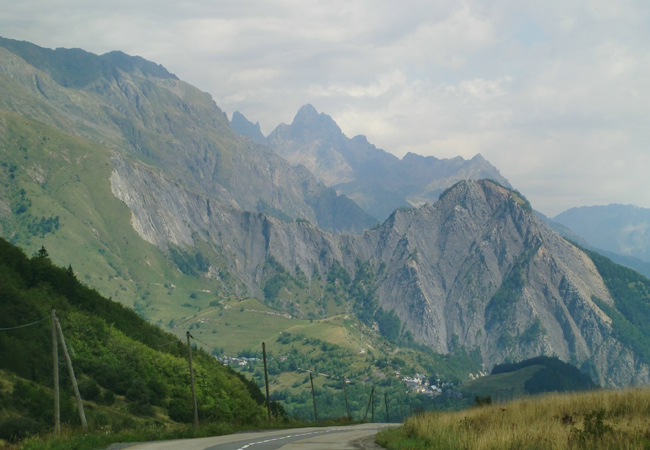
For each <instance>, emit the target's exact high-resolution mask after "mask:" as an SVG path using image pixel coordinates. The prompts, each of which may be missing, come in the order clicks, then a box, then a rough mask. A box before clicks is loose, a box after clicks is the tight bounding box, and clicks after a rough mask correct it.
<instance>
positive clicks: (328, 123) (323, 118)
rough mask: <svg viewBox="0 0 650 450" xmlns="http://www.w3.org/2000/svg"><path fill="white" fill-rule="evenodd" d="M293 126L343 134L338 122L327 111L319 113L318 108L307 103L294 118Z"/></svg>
mask: <svg viewBox="0 0 650 450" xmlns="http://www.w3.org/2000/svg"><path fill="white" fill-rule="evenodd" d="M291 127H292V128H294V129H296V128H298V129H302V128H304V129H308V130H324V131H326V132H327V133H338V134H343V132H342V131H341V128H340V127H339V126H338V125H337V123H336V122H335V121H334V119H332V117H330V116H328V115H327V114H325V113H319V112H318V111H317V110H316V108H314V107H313V106H312V105H311V104H309V103H307V104H306V105H303V106H301V107H300V109H299V110H298V112H297V113H296V116H295V117H294V118H293V122H292V123H291Z"/></svg>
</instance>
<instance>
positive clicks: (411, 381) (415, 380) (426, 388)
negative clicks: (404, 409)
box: [395, 371, 462, 398]
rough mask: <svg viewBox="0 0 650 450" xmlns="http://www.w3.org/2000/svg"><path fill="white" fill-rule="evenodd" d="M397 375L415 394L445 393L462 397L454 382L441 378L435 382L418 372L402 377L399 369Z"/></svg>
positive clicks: (432, 395)
mask: <svg viewBox="0 0 650 450" xmlns="http://www.w3.org/2000/svg"><path fill="white" fill-rule="evenodd" d="M395 377H397V378H400V377H401V380H402V382H403V383H404V384H406V387H407V388H408V390H409V391H410V392H411V393H413V394H422V395H427V396H429V397H431V398H433V397H437V396H438V395H443V394H444V395H445V396H447V397H454V398H461V397H462V394H461V393H460V392H459V391H457V390H455V389H454V384H453V383H450V382H446V381H445V382H443V381H442V380H440V378H436V380H435V383H431V382H430V381H429V378H428V377H427V376H426V375H423V374H421V373H416V374H415V375H414V376H412V377H407V376H405V377H402V376H401V374H400V372H399V371H396V372H395Z"/></svg>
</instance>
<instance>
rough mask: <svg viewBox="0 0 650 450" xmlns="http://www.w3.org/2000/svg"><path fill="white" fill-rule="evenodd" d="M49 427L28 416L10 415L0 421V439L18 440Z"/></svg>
mask: <svg viewBox="0 0 650 450" xmlns="http://www.w3.org/2000/svg"><path fill="white" fill-rule="evenodd" d="M47 428H49V426H48V425H46V424H45V423H43V422H39V421H38V420H34V419H30V418H29V417H11V418H9V419H7V420H5V421H3V422H0V439H4V440H5V441H8V442H12V443H15V442H18V441H20V440H22V439H24V438H26V437H27V436H31V435H33V434H38V433H42V432H44V431H46V430H47Z"/></svg>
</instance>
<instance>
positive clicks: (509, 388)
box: [461, 365, 544, 400]
mask: <svg viewBox="0 0 650 450" xmlns="http://www.w3.org/2000/svg"><path fill="white" fill-rule="evenodd" d="M543 367H544V366H542V365H534V366H529V367H525V368H523V369H520V370H517V371H514V372H509V373H500V374H496V375H489V376H486V377H481V378H477V379H476V380H471V381H468V382H466V383H463V385H462V386H461V390H462V391H464V392H471V393H473V394H475V395H479V396H481V397H485V396H488V395H489V396H490V397H491V398H492V399H493V400H509V399H513V398H516V397H523V396H524V395H526V394H527V392H526V389H525V387H524V384H525V383H526V381H527V380H528V379H529V378H530V377H532V376H533V375H534V374H535V373H536V372H537V371H538V370H540V369H542V368H543Z"/></svg>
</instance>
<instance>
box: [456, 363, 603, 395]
mask: <svg viewBox="0 0 650 450" xmlns="http://www.w3.org/2000/svg"><path fill="white" fill-rule="evenodd" d="M594 388H596V385H595V384H594V382H593V381H592V380H591V378H589V376H588V375H585V374H583V373H581V372H580V371H579V370H578V369H577V368H576V367H574V366H572V365H571V364H568V363H565V362H562V361H560V360H559V359H557V358H554V357H548V356H538V357H536V358H531V359H527V360H525V361H521V362H518V363H511V364H497V365H496V366H494V368H493V369H492V373H491V374H490V375H488V376H485V377H481V378H477V379H475V380H471V381H468V382H466V383H463V385H462V386H461V390H462V391H463V392H466V393H470V394H471V395H476V396H479V397H488V396H489V397H490V398H491V399H492V400H511V399H514V398H517V397H522V396H525V395H533V394H541V393H544V392H570V391H585V390H590V389H594Z"/></svg>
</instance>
